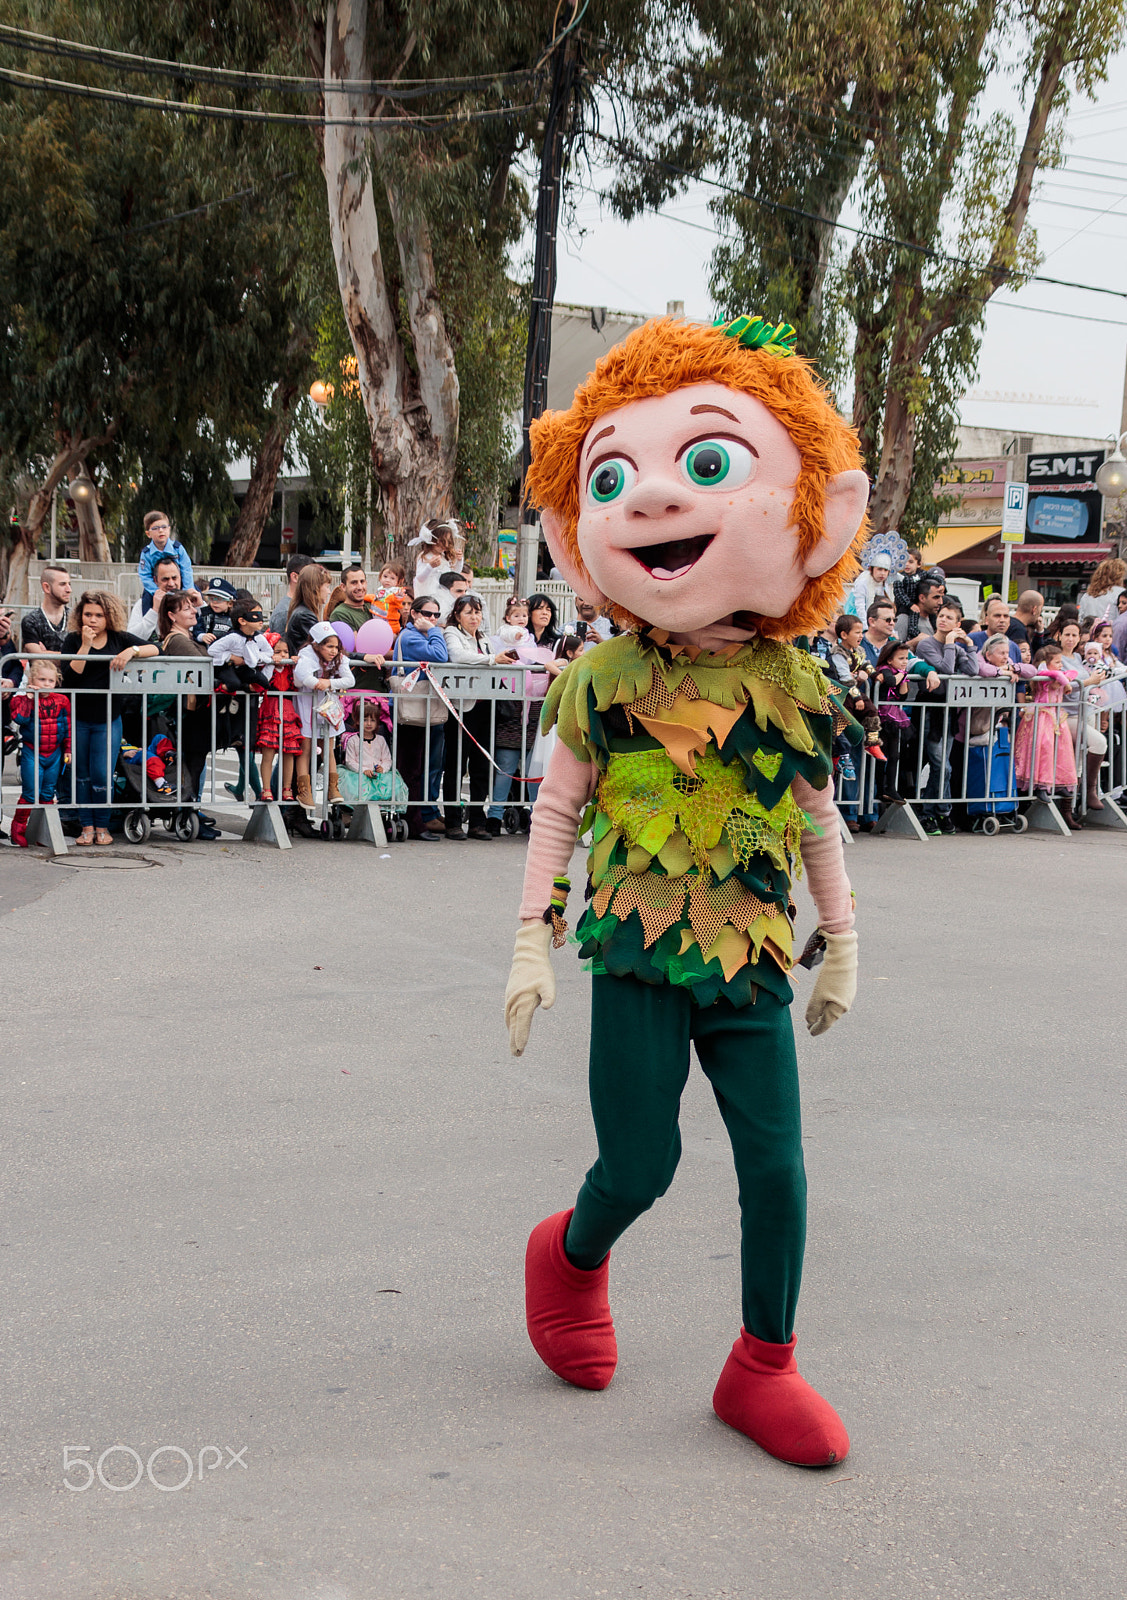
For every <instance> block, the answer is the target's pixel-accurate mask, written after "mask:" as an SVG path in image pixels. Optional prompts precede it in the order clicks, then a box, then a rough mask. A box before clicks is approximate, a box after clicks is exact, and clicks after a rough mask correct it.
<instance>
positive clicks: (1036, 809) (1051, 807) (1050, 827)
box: [1025, 800, 1072, 839]
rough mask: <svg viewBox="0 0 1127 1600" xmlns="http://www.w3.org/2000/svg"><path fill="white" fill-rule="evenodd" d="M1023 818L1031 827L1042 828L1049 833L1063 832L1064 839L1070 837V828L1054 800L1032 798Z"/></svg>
mask: <svg viewBox="0 0 1127 1600" xmlns="http://www.w3.org/2000/svg"><path fill="white" fill-rule="evenodd" d="M1025 819H1026V821H1027V822H1028V824H1029V826H1030V827H1031V828H1042V829H1044V830H1046V831H1047V832H1049V833H1063V834H1064V836H1065V838H1066V839H1071V838H1072V829H1071V828H1070V827H1069V826H1068V823H1067V822H1066V821H1065V820H1064V818H1063V817H1062V816H1061V814H1060V812H1059V811H1058V810H1057V805H1056V801H1055V800H1034V802H1033V804H1032V805H1031V806H1030V807H1029V810H1028V811H1027V812H1026V813H1025Z"/></svg>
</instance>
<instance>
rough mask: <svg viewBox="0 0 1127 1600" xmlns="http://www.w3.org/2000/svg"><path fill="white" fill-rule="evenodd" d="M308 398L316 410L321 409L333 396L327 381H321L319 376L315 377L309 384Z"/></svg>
mask: <svg viewBox="0 0 1127 1600" xmlns="http://www.w3.org/2000/svg"><path fill="white" fill-rule="evenodd" d="M309 398H310V399H311V400H312V402H313V404H314V405H315V406H316V407H317V409H318V411H323V410H324V409H325V407H326V406H327V405H328V403H329V401H330V400H331V399H332V398H333V391H332V389H331V388H330V387H329V385H328V384H327V383H322V382H321V380H320V378H317V379H316V380H315V381H314V382H313V383H311V384H310V385H309Z"/></svg>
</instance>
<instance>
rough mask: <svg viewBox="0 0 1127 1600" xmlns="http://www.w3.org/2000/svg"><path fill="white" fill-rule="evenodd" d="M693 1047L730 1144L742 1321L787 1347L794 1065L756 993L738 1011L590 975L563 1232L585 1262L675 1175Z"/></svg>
mask: <svg viewBox="0 0 1127 1600" xmlns="http://www.w3.org/2000/svg"><path fill="white" fill-rule="evenodd" d="M690 1043H692V1044H694V1045H695V1046H696V1051H697V1056H698V1058H699V1060H700V1064H701V1067H702V1068H703V1070H704V1073H705V1076H706V1077H707V1078H708V1081H709V1082H710V1083H711V1085H712V1092H713V1093H714V1094H715V1096H716V1103H717V1105H718V1106H719V1108H720V1115H721V1116H722V1117H723V1119H724V1125H725V1127H726V1128H727V1130H728V1137H729V1138H730V1139H731V1141H732V1154H733V1156H734V1157H735V1163H736V1177H737V1179H738V1181H739V1195H740V1216H741V1222H742V1244H741V1253H740V1259H741V1264H742V1269H743V1322H744V1327H745V1328H747V1330H748V1332H749V1333H752V1334H754V1335H755V1337H756V1338H757V1339H765V1340H767V1341H768V1342H769V1343H771V1344H785V1343H786V1341H787V1340H788V1339H789V1338H790V1336H791V1333H792V1332H793V1330H794V1315H795V1308H796V1306H797V1304H798V1289H799V1284H800V1282H801V1279H802V1254H803V1248H804V1246H805V1243H806V1171H805V1168H804V1166H803V1162H802V1123H801V1115H800V1111H799V1097H798V1068H797V1063H796V1061H795V1055H794V1034H793V1033H792V1031H791V1021H790V1007H789V1006H787V1005H784V1004H783V1003H782V1002H781V1001H779V1000H777V999H776V998H775V997H774V995H772V994H768V993H767V991H766V990H764V989H760V990H759V991H758V993H757V996H756V1000H755V1004H754V1005H750V1006H743V1007H741V1008H740V1009H738V1010H737V1008H736V1007H735V1006H733V1005H732V1004H731V1003H730V1001H728V1000H724V999H720V1000H717V1001H715V1002H714V1003H713V1004H712V1005H710V1006H698V1005H696V1004H694V1002H693V999H692V996H691V995H690V994H689V992H688V991H687V990H685V989H681V988H676V987H674V986H673V985H671V984H649V983H642V982H640V981H639V980H638V979H637V978H632V977H627V978H614V977H611V976H609V975H602V976H595V977H594V978H593V979H592V986H591V1069H590V1087H591V1110H592V1112H593V1114H594V1119H595V1132H596V1134H597V1135H598V1140H599V1157H598V1160H597V1161H596V1162H595V1164H594V1166H593V1167H592V1168H591V1170H590V1172H588V1174H587V1176H586V1178H585V1179H584V1182H583V1187H582V1189H581V1190H580V1191H579V1198H578V1199H577V1200H576V1202H575V1215H574V1216H573V1217H572V1220H571V1223H570V1225H569V1227H568V1231H567V1238H566V1240H565V1241H564V1244H565V1248H566V1251H567V1254H568V1257H569V1258H570V1260H571V1261H572V1262H573V1263H574V1264H575V1266H577V1267H579V1268H581V1269H585V1270H588V1271H589V1270H591V1269H592V1268H594V1267H597V1266H598V1265H599V1263H600V1262H601V1261H602V1260H603V1258H604V1257H605V1256H606V1254H607V1252H608V1250H610V1248H611V1246H612V1245H613V1244H614V1242H615V1240H616V1239H617V1238H618V1237H619V1236H620V1235H621V1234H623V1233H624V1232H625V1231H626V1229H627V1228H628V1227H629V1226H630V1224H631V1223H632V1222H633V1221H634V1220H635V1218H637V1217H639V1216H641V1214H642V1212H643V1211H648V1210H649V1208H650V1206H652V1205H653V1203H654V1201H655V1200H656V1199H658V1197H659V1196H660V1195H663V1194H664V1193H665V1191H666V1190H667V1189H668V1188H669V1185H670V1184H671V1183H672V1181H673V1174H674V1173H675V1172H676V1170H677V1163H678V1161H679V1160H680V1158H681V1133H680V1129H679V1127H678V1122H677V1119H678V1114H679V1112H680V1108H681V1092H682V1090H683V1089H684V1087H685V1083H686V1082H687V1080H688V1076H689V1045H690Z"/></svg>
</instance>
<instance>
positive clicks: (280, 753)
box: [254, 633, 301, 800]
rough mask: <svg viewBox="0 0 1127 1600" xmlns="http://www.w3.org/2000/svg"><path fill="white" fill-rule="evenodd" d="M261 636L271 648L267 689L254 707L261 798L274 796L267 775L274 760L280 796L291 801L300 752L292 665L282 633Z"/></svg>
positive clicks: (270, 779) (269, 774)
mask: <svg viewBox="0 0 1127 1600" xmlns="http://www.w3.org/2000/svg"><path fill="white" fill-rule="evenodd" d="M263 637H264V638H265V640H266V643H267V644H268V645H269V646H270V649H271V651H272V655H271V660H272V661H273V664H274V672H273V676H272V677H271V679H270V688H269V689H268V690H267V692H266V693H265V694H264V695H263V697H262V704H261V706H259V708H258V737H257V739H256V740H255V746H254V748H255V750H256V751H257V752H258V755H259V758H260V759H259V765H260V769H261V773H260V777H261V786H262V794H261V798H262V799H263V800H273V799H274V791H273V787H272V776H271V775H272V773H273V772H274V764H275V762H277V763H278V765H279V768H280V770H279V773H278V777H279V780H280V784H279V787H280V788H281V791H282V799H283V800H292V799H293V773H294V760H295V758H296V757H297V756H299V755H300V754H301V715H300V713H299V712H298V709H297V706H296V704H295V703H294V697H293V667H292V666H291V665H290V652H289V646H288V645H287V644H286V636H285V634H284V633H267V634H264V635H263ZM279 720H280V724H281V725H280V727H279Z"/></svg>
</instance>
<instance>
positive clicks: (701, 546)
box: [630, 533, 715, 580]
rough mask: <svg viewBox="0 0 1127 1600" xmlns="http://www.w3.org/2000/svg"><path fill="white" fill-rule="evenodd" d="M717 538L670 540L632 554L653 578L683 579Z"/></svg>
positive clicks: (707, 534)
mask: <svg viewBox="0 0 1127 1600" xmlns="http://www.w3.org/2000/svg"><path fill="white" fill-rule="evenodd" d="M714 538H715V535H714V534H711V533H702V534H700V535H699V536H698V537H697V538H695V539H670V540H669V541H668V543H666V544H647V545H643V546H642V547H641V549H638V550H631V552H630V554H631V555H632V556H633V557H634V560H635V561H637V562H638V564H639V565H640V566H643V567H645V569H646V571H647V572H648V573H649V574H650V576H651V577H653V578H663V579H665V580H668V579H670V578H682V577H684V575H685V573H686V572H688V571H689V569H690V567H695V566H696V564H697V562H698V561H699V560H700V558H701V556H702V555H703V554H704V552H705V551H706V550H707V549H708V547H709V545H710V544H711V543H712V541H713V539H714Z"/></svg>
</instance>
